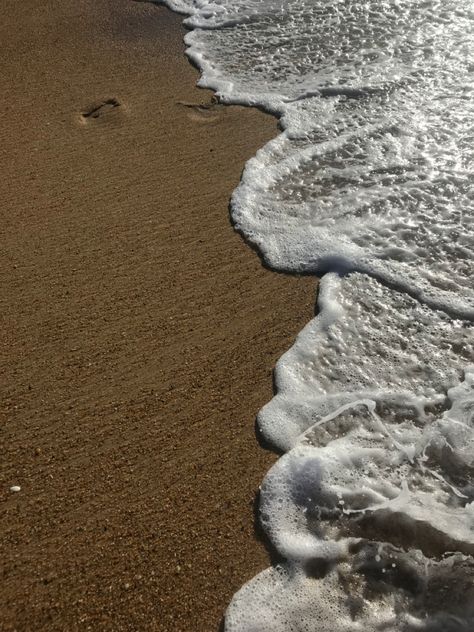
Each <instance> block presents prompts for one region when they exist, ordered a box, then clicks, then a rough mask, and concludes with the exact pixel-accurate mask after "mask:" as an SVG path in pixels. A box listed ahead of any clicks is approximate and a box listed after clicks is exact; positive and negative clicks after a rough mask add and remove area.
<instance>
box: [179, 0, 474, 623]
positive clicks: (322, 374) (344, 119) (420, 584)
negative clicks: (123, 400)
mask: <svg viewBox="0 0 474 632" xmlns="http://www.w3.org/2000/svg"><path fill="white" fill-rule="evenodd" d="M168 4H169V5H170V6H171V7H172V8H174V9H175V10H178V11H181V12H183V13H186V14H188V17H187V18H186V20H185V22H186V24H187V25H188V26H189V27H190V29H191V31H190V33H189V34H188V35H187V36H186V43H187V45H188V51H187V52H188V55H189V56H190V57H191V58H192V59H193V60H194V61H195V62H196V63H197V64H198V65H199V66H200V68H201V70H202V76H201V79H200V85H202V86H206V87H210V88H212V89H214V90H215V91H216V92H217V94H218V96H219V98H220V99H221V100H222V101H223V102H226V103H244V104H247V105H256V106H259V107H263V108H265V109H267V110H268V111H270V112H272V113H274V114H276V115H277V116H279V118H280V124H281V128H282V132H281V134H280V135H279V136H278V137H277V138H276V139H274V140H273V141H271V142H269V143H268V144H267V145H266V146H265V147H263V148H262V149H261V150H260V151H259V152H258V153H257V155H256V156H255V157H254V158H253V159H251V160H250V161H249V162H248V163H247V166H246V168H245V171H244V174H243V177H242V181H241V183H240V185H239V187H238V188H237V189H236V191H235V192H234V194H233V197H232V202H231V206H232V217H233V220H234V222H235V225H236V227H237V229H238V230H240V231H241V232H242V233H243V234H244V235H245V237H246V239H247V240H248V241H250V242H251V243H252V244H254V245H255V246H257V247H258V249H259V250H260V252H261V254H262V256H263V257H264V258H265V260H266V261H267V263H268V264H269V265H271V266H273V267H274V268H275V269H279V270H286V271H292V272H304V273H310V274H318V275H324V276H323V279H322V282H321V289H320V296H319V314H318V316H317V317H316V318H315V319H314V320H313V321H312V322H310V323H309V324H308V325H307V327H306V328H305V329H304V331H303V332H301V334H300V335H299V336H298V339H297V340H296V342H295V344H294V346H293V347H292V348H291V349H290V350H289V351H288V352H287V353H286V354H285V355H284V356H283V357H282V358H281V360H280V361H279V363H278V365H277V368H276V386H277V392H276V394H275V397H274V398H273V399H272V401H270V402H269V403H268V404H267V405H266V406H265V407H264V408H263V409H262V411H261V412H260V414H259V425H260V429H261V431H262V432H263V434H264V435H265V437H266V438H267V439H268V440H269V441H270V442H272V443H273V444H274V445H275V446H276V447H278V448H279V449H281V450H283V451H284V453H285V454H284V455H283V456H282V457H281V458H280V460H279V461H278V462H277V463H276V465H275V466H274V467H273V468H272V470H271V471H270V472H269V473H268V475H267V477H266V478H265V481H264V482H263V485H262V490H261V506H260V520H261V523H262V525H263V527H264V529H265V530H266V532H267V534H268V537H269V539H270V540H271V542H272V544H273V546H274V547H275V549H276V552H277V555H278V559H280V563H279V564H278V565H275V566H274V567H272V568H270V569H268V570H267V571H265V572H264V573H262V574H261V575H259V576H258V577H256V578H255V579H254V580H252V581H251V582H249V583H248V584H247V585H246V586H244V587H243V588H242V589H241V590H240V591H239V592H238V593H237V595H236V596H235V597H234V599H233V601H232V603H231V605H230V606H229V609H228V612H227V615H226V630H227V631H228V632H236V631H238V632H250V631H254V632H257V631H262V632H263V631H264V630H272V631H275V632H278V631H280V630H281V631H285V632H286V631H288V632H289V631H293V630H295V631H296V630H298V631H300V630H301V631H302V630H321V631H325V630H328V631H329V630H331V631H336V630H337V631H339V630H341V631H343V630H344V631H348V630H351V631H353V630H354V631H355V630H367V631H370V630H374V631H375V630H400V631H401V630H403V631H412V630H413V631H415V630H423V631H427V632H428V631H432V632H434V631H440V632H441V631H443V632H445V631H446V632H448V631H450V630H452V631H461V630H464V631H466V632H467V631H468V630H469V631H470V630H473V629H474V560H473V554H474V482H473V480H474V479H473V474H474V430H473V423H474V369H473V365H474V335H473V329H472V323H473V321H474V284H473V252H474V185H473V158H474V149H473V148H474V127H473V120H474V60H473V58H472V50H474V4H473V2H472V1H471V0H445V1H444V2H442V1H438V0H426V1H424V2H419V1H416V0H363V1H361V2H351V1H349V0H339V1H334V0H286V1H283V0H234V1H233V2H231V1H230V0H219V1H218V2H209V1H207V0H194V1H193V0H170V1H169V2H168Z"/></svg>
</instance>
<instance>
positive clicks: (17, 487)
mask: <svg viewBox="0 0 474 632" xmlns="http://www.w3.org/2000/svg"><path fill="white" fill-rule="evenodd" d="M10 491H11V492H19V491H21V487H20V486H19V485H12V486H11V487H10Z"/></svg>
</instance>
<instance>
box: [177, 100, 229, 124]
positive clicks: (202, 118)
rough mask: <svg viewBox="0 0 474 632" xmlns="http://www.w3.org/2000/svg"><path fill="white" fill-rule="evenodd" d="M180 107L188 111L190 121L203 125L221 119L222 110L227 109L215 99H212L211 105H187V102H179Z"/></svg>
mask: <svg viewBox="0 0 474 632" xmlns="http://www.w3.org/2000/svg"><path fill="white" fill-rule="evenodd" d="M178 105H180V106H182V107H184V108H186V109H187V110H188V116H189V118H190V119H192V120H193V121H199V122H201V123H206V122H212V121H215V120H216V119H217V118H219V115H220V113H221V112H222V109H223V108H224V107H225V106H224V105H222V103H219V102H218V101H217V99H214V98H212V99H211V101H210V102H209V103H187V102H186V101H178Z"/></svg>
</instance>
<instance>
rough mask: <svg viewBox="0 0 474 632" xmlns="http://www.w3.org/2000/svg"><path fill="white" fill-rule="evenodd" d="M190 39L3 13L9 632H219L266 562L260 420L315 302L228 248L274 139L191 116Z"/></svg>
mask: <svg viewBox="0 0 474 632" xmlns="http://www.w3.org/2000/svg"><path fill="white" fill-rule="evenodd" d="M180 21H181V18H179V17H178V16H175V15H172V14H171V13H169V12H168V11H166V10H165V9H162V8H158V7H156V6H153V5H148V4H143V3H136V2H131V1H128V0H74V1H73V0H71V1H64V0H62V1H60V0H54V1H53V0H44V1H43V2H37V0H22V1H21V2H18V1H17V0H15V1H13V0H4V2H3V4H2V22H1V24H0V41H1V42H2V56H1V60H0V65H1V72H0V91H1V93H2V96H3V99H4V104H3V108H2V112H1V121H0V173H1V178H2V184H1V196H0V202H1V203H0V213H1V223H0V227H1V243H2V252H1V260H0V261H1V267H0V272H1V282H2V295H1V301H2V308H1V317H2V323H1V327H2V354H1V368H0V370H1V376H2V377H1V387H2V406H1V412H2V420H1V424H2V425H1V430H0V455H1V475H0V501H1V512H0V541H1V551H0V559H1V562H0V564H1V581H2V583H1V601H0V629H1V630H2V632H3V631H5V632H6V631H11V630H17V631H21V632H23V631H30V630H31V631H32V632H38V631H40V630H48V632H51V631H54V630H64V631H74V630H94V631H96V630H110V631H112V630H113V631H114V632H115V631H120V630H136V631H140V632H141V631H145V630H169V631H171V630H173V631H179V630H182V631H186V632H187V631H189V632H196V631H197V632H199V631H201V630H202V631H204V630H206V631H212V630H217V628H218V626H219V622H220V620H221V617H222V614H223V612H224V610H225V607H226V605H227V604H228V602H229V599H230V598H231V596H232V594H233V593H234V592H235V591H236V590H237V589H238V588H239V587H240V586H241V585H242V583H243V582H245V581H246V580H247V579H249V578H251V577H252V576H253V575H254V574H255V573H256V572H258V571H259V570H260V569H261V568H263V567H265V566H266V565H267V563H268V562H267V557H266V553H265V550H264V548H263V546H262V545H261V544H260V543H258V542H257V541H256V539H255V536H254V531H253V507H252V503H253V500H254V496H255V492H256V489H257V488H258V485H259V484H260V482H261V480H262V478H263V476H264V474H265V472H266V471H267V469H268V467H269V466H270V464H271V463H272V461H273V458H274V457H273V456H272V455H271V454H270V453H268V452H265V451H264V450H262V449H261V448H260V447H259V446H258V444H257V442H256V440H255V437H254V432H253V424H254V416H255V414H256V412H257V410H258V409H259V407H261V406H262V405H263V404H264V403H265V402H266V401H267V400H268V399H269V398H270V397H271V370H272V367H273V366H274V363H275V361H276V360H277V358H278V357H279V356H280V355H281V354H282V352H283V351H284V350H285V349H286V348H288V346H289V345H290V344H291V341H292V339H293V338H294V336H295V334H296V333H297V332H298V331H299V330H300V329H301V328H302V326H303V325H304V324H305V322H307V321H308V319H309V318H310V316H311V314H312V310H313V303H314V282H312V281H311V280H309V279H296V278H288V277H284V276H282V275H277V274H273V273H271V272H268V271H266V270H264V269H263V268H262V267H261V265H260V263H259V260H258V258H257V257H256V255H255V254H254V253H253V252H251V250H250V249H249V248H248V247H247V246H245V244H244V243H243V242H242V240H241V238H240V237H239V236H238V235H236V234H235V233H234V232H233V231H232V228H231V226H230V224H229V219H228V214H227V204H228V198H229V195H230V193H231V191H232V189H233V188H234V187H235V186H236V184H237V183H238V179H239V176H240V172H241V170H242V168H243V165H244V162H245V160H246V159H247V158H249V157H250V156H251V155H252V154H253V153H254V152H255V150H256V149H257V148H258V147H259V146H261V145H262V144H263V143H264V142H265V141H266V140H268V139H269V138H271V137H272V136H273V135H274V134H275V132H276V124H275V121H274V120H273V119H272V118H270V117H267V116H265V115H263V114H262V113H260V112H257V111H254V110H248V109H243V108H223V107H211V108H209V109H206V108H201V109H199V108H197V109H196V108H192V107H186V106H183V105H181V104H180V102H186V103H209V102H210V98H211V95H210V93H208V92H204V91H201V90H198V89H197V88H195V87H194V84H195V81H196V79H197V72H196V71H195V70H194V69H193V68H192V67H191V66H190V65H189V63H188V62H187V61H186V59H185V57H184V56H183V43H182V36H183V32H184V31H183V30H182V28H181V27H180ZM104 102H105V105H104V106H103V107H101V108H99V109H98V110H96V111H94V112H92V114H91V115H90V116H83V115H84V114H86V115H87V114H88V113H91V111H92V110H94V108H97V107H98V106H100V104H101V103H104ZM107 102H108V103H107ZM117 104H119V105H117ZM12 485H20V486H21V491H20V492H19V493H12V492H10V491H9V488H10V486H12Z"/></svg>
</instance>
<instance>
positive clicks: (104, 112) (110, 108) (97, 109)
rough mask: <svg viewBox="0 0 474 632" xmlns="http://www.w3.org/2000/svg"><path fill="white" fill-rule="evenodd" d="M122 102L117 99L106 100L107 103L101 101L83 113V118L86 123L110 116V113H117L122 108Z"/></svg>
mask: <svg viewBox="0 0 474 632" xmlns="http://www.w3.org/2000/svg"><path fill="white" fill-rule="evenodd" d="M120 105H121V104H120V102H119V101H118V100H117V99H114V98H112V99H106V100H105V101H100V102H98V103H95V104H94V105H91V106H90V107H89V108H87V109H86V110H85V111H84V112H82V118H83V120H84V121H92V120H96V119H99V118H102V117H104V116H107V118H108V116H109V115H110V113H112V112H114V111H116V110H117V109H118V108H120Z"/></svg>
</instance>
